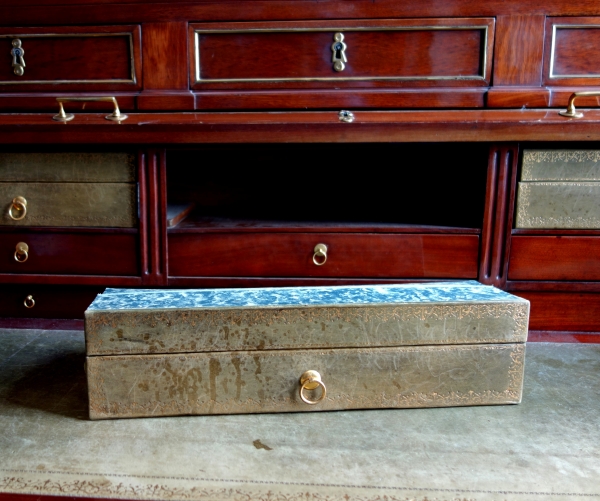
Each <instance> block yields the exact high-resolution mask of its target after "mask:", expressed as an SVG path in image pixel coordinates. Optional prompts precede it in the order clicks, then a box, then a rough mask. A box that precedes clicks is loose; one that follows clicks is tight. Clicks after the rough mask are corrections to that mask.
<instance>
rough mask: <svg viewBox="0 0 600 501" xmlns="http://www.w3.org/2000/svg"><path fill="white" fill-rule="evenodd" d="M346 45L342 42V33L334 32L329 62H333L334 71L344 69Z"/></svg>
mask: <svg viewBox="0 0 600 501" xmlns="http://www.w3.org/2000/svg"><path fill="white" fill-rule="evenodd" d="M347 48H348V46H347V45H346V44H345V43H344V34H343V33H336V34H335V35H333V44H331V52H333V56H332V57H331V62H332V63H333V69H334V70H335V71H344V68H346V64H345V63H347V62H348V58H347V57H346V49H347Z"/></svg>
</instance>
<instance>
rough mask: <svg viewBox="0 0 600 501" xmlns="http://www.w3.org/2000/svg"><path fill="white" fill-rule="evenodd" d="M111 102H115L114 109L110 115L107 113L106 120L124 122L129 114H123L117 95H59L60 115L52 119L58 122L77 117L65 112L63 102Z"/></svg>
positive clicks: (57, 100) (57, 99)
mask: <svg viewBox="0 0 600 501" xmlns="http://www.w3.org/2000/svg"><path fill="white" fill-rule="evenodd" d="M92 101H93V102H109V103H113V105H114V109H113V112H112V113H111V114H110V115H106V116H105V117H104V118H106V120H113V121H114V122H122V121H123V120H127V115H123V114H122V113H121V110H120V109H119V103H117V98H116V97H57V98H56V102H57V103H58V115H54V116H53V117H52V120H56V121H57V122H69V121H71V120H73V119H74V118H75V115H73V113H65V107H64V106H63V103H85V102H92Z"/></svg>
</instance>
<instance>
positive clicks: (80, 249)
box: [0, 232, 139, 276]
mask: <svg viewBox="0 0 600 501" xmlns="http://www.w3.org/2000/svg"><path fill="white" fill-rule="evenodd" d="M137 243H138V236H137V234H116V235H110V234H106V233H104V234H94V233H66V232H65V233H63V232H60V233H37V232H36V233H29V232H10V233H9V232H0V273H18V274H21V273H24V274H30V273H33V274H58V275H70V274H75V275H128V276H135V275H139V269H138V263H137V254H138V250H137V249H138V245H137ZM22 244H26V246H27V247H26V249H27V250H26V251H23V246H22Z"/></svg>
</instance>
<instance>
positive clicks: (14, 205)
mask: <svg viewBox="0 0 600 501" xmlns="http://www.w3.org/2000/svg"><path fill="white" fill-rule="evenodd" d="M15 209H16V210H17V211H19V212H20V213H21V214H20V215H15ZM26 215H27V200H25V198H24V197H15V198H13V199H12V202H11V204H10V207H9V208H8V217H10V218H11V219H12V220H13V221H21V220H22V219H25V216H26Z"/></svg>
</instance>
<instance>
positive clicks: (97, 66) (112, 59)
mask: <svg viewBox="0 0 600 501" xmlns="http://www.w3.org/2000/svg"><path fill="white" fill-rule="evenodd" d="M140 40H141V38H140V28H139V26H86V27H84V26H69V27H44V28H1V29H0V50H2V53H3V54H7V55H8V57H6V58H4V63H3V66H2V67H1V68H0V88H4V89H5V90H8V91H11V90H14V91H23V90H29V89H31V90H37V89H46V90H48V87H49V86H53V88H54V89H60V91H63V90H76V89H86V90H94V89H97V90H103V89H106V90H121V89H123V90H134V89H138V88H139V87H140V86H139V82H140V80H141V59H140V54H141V49H140ZM19 51H20V52H19ZM56 86H58V87H56Z"/></svg>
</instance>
